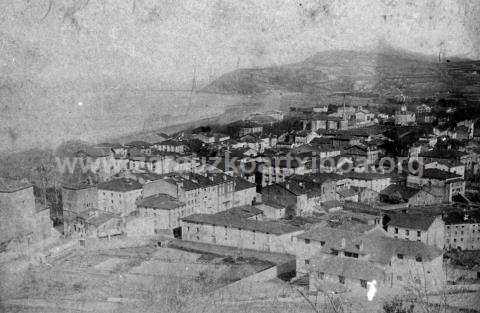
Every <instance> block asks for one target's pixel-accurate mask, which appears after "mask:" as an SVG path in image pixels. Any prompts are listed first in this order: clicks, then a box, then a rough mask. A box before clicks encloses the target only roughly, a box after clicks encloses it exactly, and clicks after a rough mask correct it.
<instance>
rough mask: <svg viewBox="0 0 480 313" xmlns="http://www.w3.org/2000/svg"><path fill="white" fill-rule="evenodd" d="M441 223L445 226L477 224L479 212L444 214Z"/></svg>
mask: <svg viewBox="0 0 480 313" xmlns="http://www.w3.org/2000/svg"><path fill="white" fill-rule="evenodd" d="M443 221H444V222H445V224H446V225H455V224H477V223H480V211H471V212H450V213H447V214H444V217H443Z"/></svg>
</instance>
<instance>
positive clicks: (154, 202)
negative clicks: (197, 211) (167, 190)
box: [137, 193, 185, 210]
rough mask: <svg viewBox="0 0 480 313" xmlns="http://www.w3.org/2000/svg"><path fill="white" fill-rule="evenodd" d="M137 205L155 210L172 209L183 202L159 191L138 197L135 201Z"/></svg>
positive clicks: (178, 206)
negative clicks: (148, 195) (158, 192)
mask: <svg viewBox="0 0 480 313" xmlns="http://www.w3.org/2000/svg"><path fill="white" fill-rule="evenodd" d="M137 206H138V207H142V208H150V209H156V210H173V209H176V208H180V207H183V206H185V203H183V202H180V201H178V200H177V199H176V198H174V197H172V196H169V195H167V194H163V193H161V194H157V195H154V196H150V197H146V198H143V199H140V200H139V201H138V202H137Z"/></svg>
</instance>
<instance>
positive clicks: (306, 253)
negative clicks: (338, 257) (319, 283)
mask: <svg viewBox="0 0 480 313" xmlns="http://www.w3.org/2000/svg"><path fill="white" fill-rule="evenodd" d="M324 244H325V243H324ZM294 246H295V256H296V258H295V260H296V262H297V265H296V268H297V275H301V274H307V273H308V271H309V268H310V262H311V260H313V258H314V257H315V256H316V255H317V254H318V253H320V252H322V251H323V249H322V243H321V242H319V241H314V240H305V239H300V238H295V241H294Z"/></svg>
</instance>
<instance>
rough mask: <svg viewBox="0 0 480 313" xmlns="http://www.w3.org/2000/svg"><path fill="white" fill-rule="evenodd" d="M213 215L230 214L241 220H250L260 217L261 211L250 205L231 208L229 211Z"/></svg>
mask: <svg viewBox="0 0 480 313" xmlns="http://www.w3.org/2000/svg"><path fill="white" fill-rule="evenodd" d="M215 214H217V215H225V214H232V215H235V216H238V217H242V218H250V217H254V216H256V215H262V214H263V211H262V210H260V209H258V208H256V207H254V206H251V205H242V206H237V207H233V208H231V209H228V210H225V211H221V212H218V213H215Z"/></svg>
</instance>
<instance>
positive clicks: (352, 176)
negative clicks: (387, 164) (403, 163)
mask: <svg viewBox="0 0 480 313" xmlns="http://www.w3.org/2000/svg"><path fill="white" fill-rule="evenodd" d="M344 176H345V177H346V178H350V179H359V180H375V179H387V178H391V175H390V174H382V173H357V172H347V173H345V174H344Z"/></svg>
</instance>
